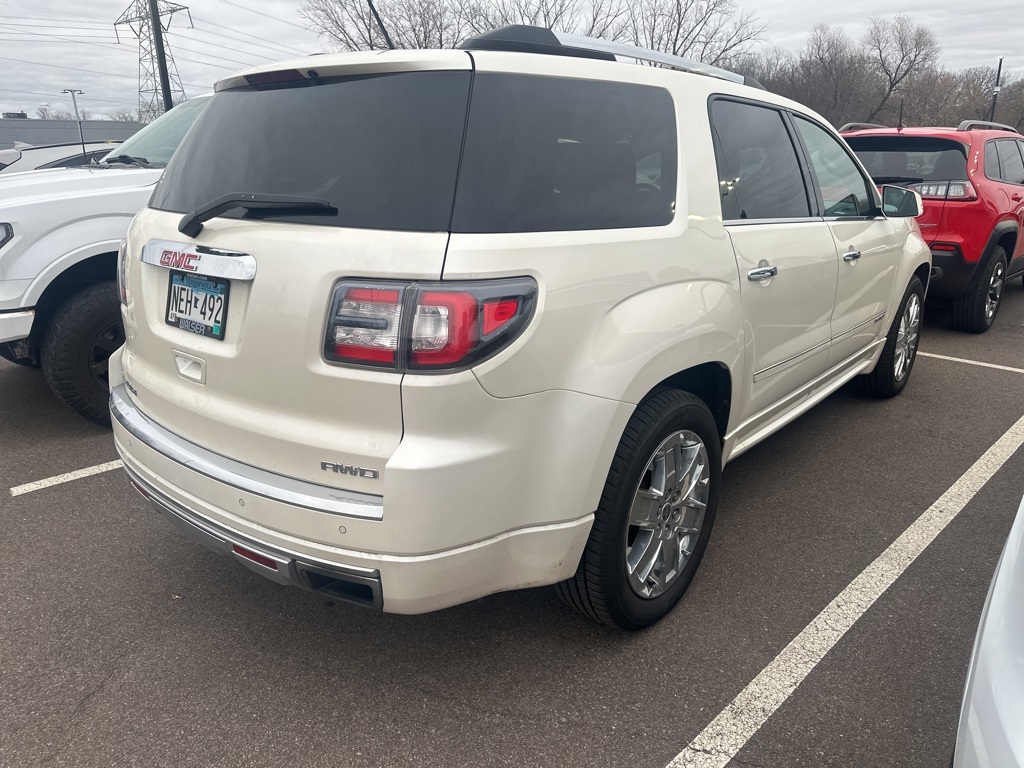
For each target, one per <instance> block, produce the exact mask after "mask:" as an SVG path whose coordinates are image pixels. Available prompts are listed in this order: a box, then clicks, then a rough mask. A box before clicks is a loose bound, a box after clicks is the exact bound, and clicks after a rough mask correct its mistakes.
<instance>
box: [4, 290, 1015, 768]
mask: <svg viewBox="0 0 1024 768" xmlns="http://www.w3.org/2000/svg"><path fill="white" fill-rule="evenodd" d="M921 352H922V353H924V354H923V355H922V356H921V357H919V358H918V360H917V362H916V364H915V369H914V373H913V377H912V379H911V381H910V384H909V386H908V388H907V390H906V391H905V392H904V393H903V394H902V395H901V396H900V397H898V398H895V399H894V400H890V401H884V402H879V401H873V400H870V399H867V398H864V397H862V396H860V395H859V394H857V392H856V390H855V389H854V388H852V387H847V388H845V389H843V390H841V391H840V392H838V393H837V394H836V395H834V396H832V397H831V398H830V399H828V400H827V401H826V402H824V403H823V404H822V405H820V406H818V407H817V408H816V409H814V410H813V411H812V412H810V413H809V414H807V415H806V416H804V417H802V418H801V419H799V420H798V421H797V422H795V423H794V424H792V425H790V426H789V427H787V428H786V429H784V430H783V431H782V432H780V433H778V434H777V435H775V436H773V437H771V438H769V439H768V440H767V441H766V442H764V443H762V444H761V445H760V446H758V447H757V448H755V449H754V450H752V451H750V452H748V453H747V454H745V455H744V456H742V457H741V458H740V459H738V460H737V461H735V462H734V463H732V464H730V465H729V466H728V467H727V469H726V471H725V476H724V491H723V495H722V501H721V506H720V509H719V512H718V519H717V523H716V527H715V531H714V535H713V537H712V541H711V545H710V548H709V550H708V553H707V556H706V557H705V560H704V564H703V565H702V567H701V569H700V571H699V572H698V574H697V577H696V579H695V580H694V583H693V585H692V586H691V588H690V590H689V592H688V593H687V595H686V596H685V597H684V599H683V601H682V603H681V604H680V605H679V606H678V607H677V608H676V610H675V611H674V612H673V613H672V614H671V615H670V616H669V617H668V618H667V619H666V620H664V621H663V622H661V623H660V624H659V625H657V626H656V627H654V628H652V629H650V630H648V631H646V632H642V633H638V634H633V635H626V634H620V633H617V632H613V631H610V630H606V629H604V628H602V627H599V626H596V625H594V624H592V623H590V622H589V621H587V620H584V619H582V618H580V617H578V616H576V615H575V614H573V613H572V612H570V611H569V610H568V609H566V608H564V607H563V606H562V605H561V604H560V603H559V602H558V600H557V599H556V598H555V597H554V595H553V594H552V593H551V592H550V591H549V590H547V589H539V590H529V591H524V592H519V593H509V594H503V595H496V596H492V597H489V598H485V599H483V600H478V601H476V602H473V603H470V604H468V605H464V606H460V607H457V608H453V609H449V610H446V611H443V612H440V613H436V614H428V615H424V616H413V617H407V616H389V615H379V614H375V613H372V612H370V611H368V610H366V609H361V608H356V607H350V606H347V605H344V604H334V603H333V602H331V601H328V600H325V599H324V598H323V597H321V596H317V595H313V594H305V593H302V592H300V591H298V590H289V589H287V588H284V587H280V586H278V585H276V584H274V583H271V582H269V581H265V580H263V579H261V578H259V577H258V576H256V575H254V574H251V573H250V572H249V571H247V570H245V569H244V568H242V567H240V566H239V565H238V564H236V563H235V562H234V561H231V560H228V559H226V558H224V559H221V558H219V557H217V556H216V555H214V554H212V553H209V552H207V551H206V550H205V549H203V548H201V547H199V546H198V545H196V544H193V543H192V542H191V541H189V540H186V539H185V538H183V537H181V536H180V535H178V534H177V533H176V532H175V531H174V530H173V529H172V528H171V526H170V525H168V524H167V523H166V522H164V521H163V520H162V519H160V518H159V517H158V516H157V514H156V513H155V512H153V511H151V509H150V507H149V506H148V505H147V504H146V503H145V502H144V501H143V499H142V498H141V497H140V496H139V495H138V494H137V493H136V492H135V491H134V490H133V489H132V488H131V486H130V485H129V483H128V481H127V479H126V477H125V476H124V474H123V472H121V471H120V470H114V471H103V472H98V473H96V474H91V475H88V476H83V477H79V478H77V479H73V480H68V481H66V482H61V483H57V484H53V485H49V486H46V487H41V488H37V489H35V490H26V488H25V486H26V484H29V483H33V482H35V481H40V480H45V479H47V478H52V477H54V476H58V475H61V474H62V473H67V472H74V471H77V470H80V469H83V468H86V467H93V466H95V465H100V464H103V463H106V462H110V461H113V460H115V459H116V458H117V456H116V453H115V451H114V447H113V444H112V440H111V437H110V434H109V431H108V430H105V429H102V428H100V427H96V426H93V425H90V424H87V423H86V422H84V421H82V420H81V419H79V418H78V417H77V416H75V415H73V414H71V413H70V412H69V411H66V410H65V409H64V408H63V406H61V405H60V404H59V403H58V402H57V401H56V400H55V399H54V398H53V397H52V396H51V395H50V393H49V391H48V390H47V388H46V385H45V383H44V381H43V379H42V376H41V375H40V374H39V372H38V371H33V370H28V369H23V368H19V367H17V366H14V365H11V364H8V363H6V362H4V361H0V577H2V583H3V591H2V607H0V723H3V726H2V727H0V764H2V765H4V766H29V765H46V766H50V765H58V766H59V765H74V766H115V765H116V766H121V765H146V766H151V765H160V766H181V765H224V766H229V765H231V766H234V765H247V766H248V765H253V766H256V765H260V766H262V765H288V764H291V765H301V766H474V767H476V766H630V767H637V768H664V767H665V766H667V765H669V764H670V763H674V764H676V765H686V764H689V763H690V762H691V761H693V760H697V759H700V758H701V755H702V754H703V753H702V752H701V751H700V749H698V748H694V749H688V745H690V744H691V742H693V741H694V739H696V738H697V737H698V736H699V735H700V734H701V733H702V731H705V729H706V728H707V727H708V726H709V724H710V723H712V722H713V721H716V718H717V717H718V716H719V713H722V712H723V710H725V711H726V715H725V724H726V725H725V727H726V729H728V728H729V727H731V726H730V721H729V716H728V712H729V710H727V708H728V707H729V705H730V702H733V701H734V699H735V698H736V697H737V695H738V694H740V693H741V692H742V691H744V689H745V688H746V687H747V686H748V684H751V681H754V680H755V678H757V677H758V675H759V673H761V671H762V670H763V669H765V668H766V667H767V666H768V665H770V664H771V663H772V662H773V659H776V657H777V656H779V654H780V652H782V651H783V649H785V648H786V647H787V644H789V643H790V642H791V641H792V640H794V638H797V637H800V636H801V633H803V632H804V630H805V628H806V627H808V625H809V624H810V623H811V622H812V621H813V620H814V619H815V617H816V616H817V615H818V614H819V612H821V611H822V610H823V609H825V608H826V606H828V605H829V604H830V602H831V601H832V600H833V599H834V598H836V596H837V595H840V594H841V593H843V592H844V589H846V588H847V585H849V584H850V583H851V582H852V581H853V580H854V579H855V578H856V577H858V575H859V574H861V573H862V572H863V571H864V570H865V568H867V567H868V566H869V565H870V564H872V562H873V561H875V560H876V558H878V557H879V555H881V554H882V553H883V552H884V551H885V550H886V548H887V547H889V546H890V544H892V543H893V542H894V541H896V540H897V538H898V537H900V535H901V534H902V533H903V532H904V531H905V530H906V529H907V528H908V527H909V526H911V525H912V524H914V523H915V521H917V520H918V518H921V517H922V515H924V514H925V513H926V511H927V510H929V509H930V508H934V507H933V505H935V504H936V501H937V500H940V498H941V499H946V496H944V494H946V492H947V491H948V490H949V489H951V487H954V485H955V484H956V483H957V482H958V479H959V478H961V476H962V475H964V473H965V472H967V471H968V470H969V469H970V468H971V467H972V465H975V462H977V461H978V459H979V457H982V456H983V455H984V454H986V452H987V451H989V449H990V448H992V446H993V445H994V444H996V443H997V441H998V440H999V439H1000V437H1001V436H1003V435H1004V434H1005V433H1007V432H1008V430H1011V428H1013V427H1014V425H1015V423H1016V422H1017V421H1018V419H1020V418H1021V416H1022V413H1024V400H1022V398H1021V394H1020V393H1021V391H1022V389H1024V287H1022V286H1021V283H1020V281H1019V280H1015V281H1014V282H1013V285H1011V286H1008V288H1007V293H1006V297H1005V301H1004V306H1003V307H1002V309H1001V313H1000V316H999V318H998V319H997V321H996V325H995V327H994V328H993V329H992V330H991V331H990V332H989V333H987V334H985V335H984V336H972V335H969V334H962V333H958V332H956V331H953V330H952V329H950V328H949V327H948V324H947V322H946V315H945V312H944V311H943V310H942V309H941V308H939V307H929V309H928V312H927V314H926V325H925V329H924V336H923V339H922V343H921ZM947 358H959V360H951V359H947ZM965 361H974V362H965ZM979 362H980V363H986V364H988V366H985V365H977V364H975V363H979ZM991 366H997V367H991ZM998 366H1002V367H998ZM1012 369H1016V370H1012ZM1007 455H1008V456H1009V458H1007V459H1006V460H1005V462H1004V463H1001V464H1000V465H998V466H993V465H991V464H984V465H982V466H981V468H980V469H978V467H975V468H974V469H973V470H971V472H973V473H974V474H973V475H972V477H974V478H975V479H978V478H979V477H980V480H979V483H983V484H980V490H977V493H976V494H974V495H973V496H968V497H967V498H969V500H968V501H967V503H966V505H962V504H960V505H959V506H962V507H963V508H962V510H961V511H959V512H958V513H957V514H955V516H954V517H953V518H952V521H951V522H950V523H949V524H948V526H946V527H945V528H944V529H943V530H942V531H941V533H939V534H938V536H937V537H936V538H935V539H934V541H932V542H931V543H930V544H928V545H927V546H926V547H924V549H923V551H922V552H921V554H920V556H919V557H917V558H916V559H912V562H909V565H906V564H904V565H906V570H905V571H901V572H900V573H901V575H899V576H898V578H896V580H895V582H894V583H893V584H892V586H891V587H890V588H888V589H887V590H885V591H884V592H883V593H882V594H881V596H880V597H879V598H878V599H877V600H874V601H873V602H871V603H870V604H868V605H866V606H864V610H863V615H860V616H859V618H856V620H855V621H853V623H852V626H851V627H850V629H849V631H848V632H846V633H845V634H841V636H840V637H839V638H838V642H836V643H835V645H834V647H831V648H830V649H829V650H828V651H827V653H824V655H823V658H821V659H820V661H818V662H816V663H811V664H809V665H808V669H806V670H805V673H806V677H805V678H803V677H802V678H800V680H801V682H799V685H797V686H796V688H795V690H793V692H792V694H791V695H789V696H788V697H786V696H785V695H783V696H782V697H781V700H780V701H778V702H776V703H775V704H771V705H768V704H765V705H764V709H765V712H764V713H763V715H764V724H763V726H761V727H760V728H757V729H756V732H754V733H753V735H752V737H751V738H750V739H749V740H748V741H746V743H745V744H743V745H742V747H740V748H738V752H736V753H735V757H734V758H733V760H732V762H731V763H730V764H731V765H737V766H739V765H754V766H780V767H781V766H922V767H923V766H942V767H943V768H944V766H946V765H948V763H949V757H950V753H951V750H952V746H953V740H954V734H955V728H956V721H957V716H958V709H959V704H960V696H961V692H962V688H963V683H964V676H965V674H966V670H967V663H968V658H969V653H970V650H971V646H972V643H973V640H974V632H975V629H976V625H977V621H978V617H979V615H980V612H981V607H982V603H983V601H984V597H985V593H986V590H987V588H988V583H989V580H990V578H991V575H992V571H993V569H994V567H995V564H996V560H997V558H998V556H999V552H1000V549H1001V547H1002V544H1003V541H1004V539H1005V537H1006V534H1007V532H1008V530H1009V527H1010V524H1011V522H1012V519H1013V516H1014V513H1015V512H1016V510H1017V507H1018V505H1019V504H1020V501H1021V495H1022V492H1024V482H1022V480H1021V478H1022V477H1024V450H1018V451H1012V450H1011V451H1008V452H1007ZM1004 458H1005V457H1004ZM990 466H992V469H994V471H989V470H987V469H986V467H990ZM979 473H981V475H983V476H981V475H979ZM986 473H987V474H986ZM989 475H990V476H989ZM10 489H16V495H12V493H11V490H10ZM943 503H945V502H943ZM936 506H937V507H941V506H942V504H939V505H936ZM940 511H941V510H940ZM952 511H956V509H955V508H954V509H953V510H952ZM787 692H788V691H787ZM776 704H778V705H779V706H778V707H777V708H775V707H776ZM716 722H722V720H721V719H719V720H717V721H716ZM735 725H736V723H732V726H735ZM740 725H742V723H740ZM701 743H702V742H700V741H698V742H697V744H698V745H699V744H701ZM723 759H724V760H726V761H727V760H728V757H727V756H726V757H725V758H723ZM693 764H698V763H696V762H694V763H693ZM708 764H710V763H708ZM720 764H725V763H724V762H721V761H720Z"/></svg>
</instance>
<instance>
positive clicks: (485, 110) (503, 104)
mask: <svg viewBox="0 0 1024 768" xmlns="http://www.w3.org/2000/svg"><path fill="white" fill-rule="evenodd" d="M675 194H676V123H675V110H674V104H673V101H672V97H671V96H670V95H669V93H668V91H666V90H664V89H662V88H655V87H651V86H642V85H633V84H629V83H614V82H601V81H594V80H577V79H571V78H555V77H536V76H527V75H512V74H494V73H481V74H478V75H477V76H476V78H475V81H474V85H473V100H472V105H471V106H470V111H469V121H468V125H467V130H466V146H465V151H464V153H463V159H462V172H461V174H460V176H459V184H458V192H457V197H456V200H455V212H454V216H453V218H452V231H453V232H536V231H558V230H561V231H565V230H585V229H613V228H624V227H651V226H659V225H663V224H668V223H669V222H670V221H672V217H673V215H674V213H675Z"/></svg>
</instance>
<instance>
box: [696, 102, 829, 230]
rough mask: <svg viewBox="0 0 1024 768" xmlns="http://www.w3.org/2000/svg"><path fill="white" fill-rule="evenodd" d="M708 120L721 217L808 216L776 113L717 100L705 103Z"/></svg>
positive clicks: (789, 146)
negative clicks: (711, 127)
mask: <svg viewBox="0 0 1024 768" xmlns="http://www.w3.org/2000/svg"><path fill="white" fill-rule="evenodd" d="M711 119H712V123H713V125H714V131H715V134H716V150H715V155H716V159H717V162H718V177H719V190H720V193H721V195H722V215H723V217H724V218H725V219H726V220H730V219H732V220H735V219H792V218H806V217H808V216H810V215H811V207H810V199H809V198H808V195H807V188H806V186H805V184H804V177H803V173H802V172H801V170H800V164H799V161H798V160H797V154H796V148H795V147H794V146H793V140H792V139H791V138H790V135H789V131H788V130H787V129H786V124H785V122H784V121H783V118H782V113H780V112H779V111H778V110H776V109H771V108H769V107H761V106H756V105H753V104H746V103H741V102H736V101H727V100H724V99H718V100H715V101H714V102H713V103H712V105H711Z"/></svg>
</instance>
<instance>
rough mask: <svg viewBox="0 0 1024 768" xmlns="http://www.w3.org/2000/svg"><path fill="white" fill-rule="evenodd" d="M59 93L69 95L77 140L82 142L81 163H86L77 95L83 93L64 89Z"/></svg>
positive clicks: (83, 135)
mask: <svg viewBox="0 0 1024 768" xmlns="http://www.w3.org/2000/svg"><path fill="white" fill-rule="evenodd" d="M61 93H70V94H71V103H72V104H74V106H75V120H77V121H78V140H79V141H81V142H82V161H83V162H87V161H88V159H87V158H86V156H85V134H84V133H82V116H81V115H80V114H79V113H78V99H77V98H76V96H77V94H84V93H85V92H84V91H80V90H78V89H77V88H65V89H64V90H63V91H61Z"/></svg>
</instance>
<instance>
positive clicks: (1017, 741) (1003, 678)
mask: <svg viewBox="0 0 1024 768" xmlns="http://www.w3.org/2000/svg"><path fill="white" fill-rule="evenodd" d="M1022 605H1024V502H1021V505H1020V509H1019V510H1018V511H1017V519H1016V520H1014V523H1013V527H1012V528H1011V529H1010V535H1009V536H1008V537H1007V539H1006V545H1005V546H1004V547H1003V553H1002V555H1001V556H1000V557H999V564H998V565H997V566H996V572H995V575H994V576H993V577H992V585H991V586H990V587H989V591H988V597H987V598H986V600H985V607H984V609H983V610H982V612H981V621H980V622H979V624H978V635H977V637H976V639H975V641H974V653H973V654H972V656H971V666H970V668H969V670H968V672H967V686H966V688H965V690H964V700H963V705H962V707H961V710H960V727H959V728H958V729H957V734H956V751H955V752H954V757H953V768H1021V767H1022V766H1024V728H1022V723H1024V654H1022V653H1021V646H1022V644H1024V613H1022V611H1021V606H1022Z"/></svg>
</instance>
